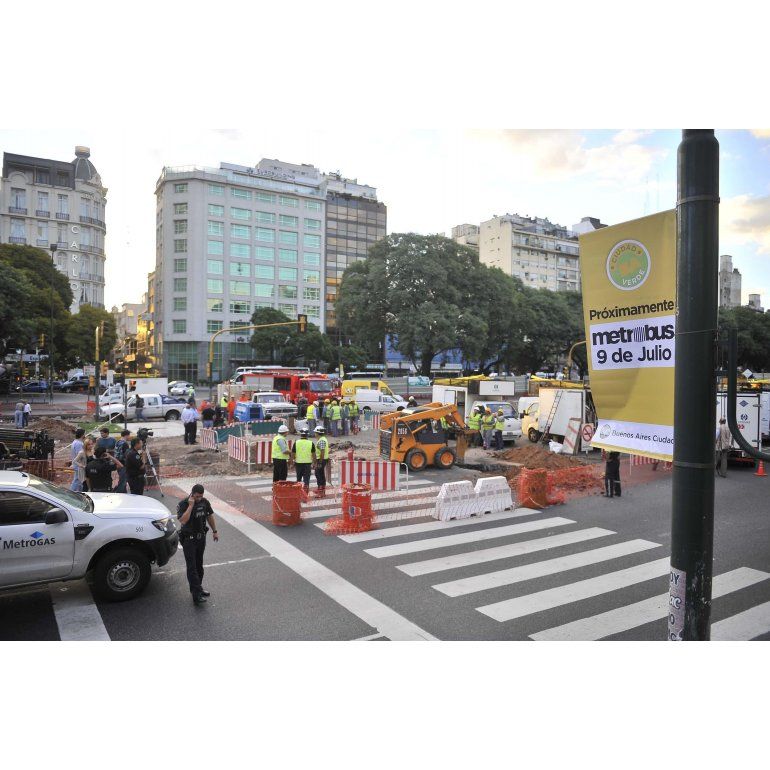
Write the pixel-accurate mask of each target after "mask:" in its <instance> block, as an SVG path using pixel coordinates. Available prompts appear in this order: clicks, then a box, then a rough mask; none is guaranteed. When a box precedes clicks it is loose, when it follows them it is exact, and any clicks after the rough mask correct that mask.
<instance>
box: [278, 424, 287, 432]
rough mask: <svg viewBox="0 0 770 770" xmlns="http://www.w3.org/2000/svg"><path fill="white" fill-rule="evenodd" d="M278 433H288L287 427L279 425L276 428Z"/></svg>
mask: <svg viewBox="0 0 770 770" xmlns="http://www.w3.org/2000/svg"><path fill="white" fill-rule="evenodd" d="M278 432H279V433H288V432H289V429H288V428H287V427H286V426H285V425H281V426H280V428H278Z"/></svg>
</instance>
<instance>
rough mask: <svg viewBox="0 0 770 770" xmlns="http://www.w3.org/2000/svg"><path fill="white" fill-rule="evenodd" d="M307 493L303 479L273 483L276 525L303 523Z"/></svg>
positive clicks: (274, 522) (284, 525)
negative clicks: (303, 507) (303, 508)
mask: <svg viewBox="0 0 770 770" xmlns="http://www.w3.org/2000/svg"><path fill="white" fill-rule="evenodd" d="M306 501H307V495H306V494H305V490H304V488H303V486H302V482H301V481H276V482H274V483H273V524H275V526H276V527H296V526H297V524H301V523H302V503H304V502H306Z"/></svg>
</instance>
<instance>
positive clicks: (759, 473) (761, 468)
mask: <svg viewBox="0 0 770 770" xmlns="http://www.w3.org/2000/svg"><path fill="white" fill-rule="evenodd" d="M754 475H755V476H760V477H761V478H765V477H766V476H767V474H766V473H765V463H764V462H763V461H762V460H760V461H759V468H758V469H757V471H756V473H755V474H754Z"/></svg>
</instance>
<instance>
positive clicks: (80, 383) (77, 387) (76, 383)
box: [61, 374, 89, 393]
mask: <svg viewBox="0 0 770 770" xmlns="http://www.w3.org/2000/svg"><path fill="white" fill-rule="evenodd" d="M88 388H89V380H88V375H87V374H76V375H75V376H74V377H70V378H69V379H68V380H66V381H65V382H63V383H62V385H61V390H62V393H73V392H75V391H81V392H85V391H86V390H88Z"/></svg>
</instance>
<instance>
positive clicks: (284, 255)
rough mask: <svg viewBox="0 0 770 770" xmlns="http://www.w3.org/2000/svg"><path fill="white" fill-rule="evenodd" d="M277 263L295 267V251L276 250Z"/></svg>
mask: <svg viewBox="0 0 770 770" xmlns="http://www.w3.org/2000/svg"><path fill="white" fill-rule="evenodd" d="M278 261H279V262H286V263H288V264H290V265H296V264H297V251H296V249H278Z"/></svg>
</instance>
